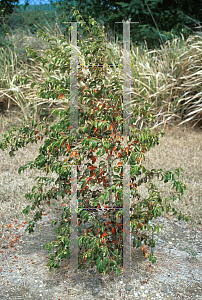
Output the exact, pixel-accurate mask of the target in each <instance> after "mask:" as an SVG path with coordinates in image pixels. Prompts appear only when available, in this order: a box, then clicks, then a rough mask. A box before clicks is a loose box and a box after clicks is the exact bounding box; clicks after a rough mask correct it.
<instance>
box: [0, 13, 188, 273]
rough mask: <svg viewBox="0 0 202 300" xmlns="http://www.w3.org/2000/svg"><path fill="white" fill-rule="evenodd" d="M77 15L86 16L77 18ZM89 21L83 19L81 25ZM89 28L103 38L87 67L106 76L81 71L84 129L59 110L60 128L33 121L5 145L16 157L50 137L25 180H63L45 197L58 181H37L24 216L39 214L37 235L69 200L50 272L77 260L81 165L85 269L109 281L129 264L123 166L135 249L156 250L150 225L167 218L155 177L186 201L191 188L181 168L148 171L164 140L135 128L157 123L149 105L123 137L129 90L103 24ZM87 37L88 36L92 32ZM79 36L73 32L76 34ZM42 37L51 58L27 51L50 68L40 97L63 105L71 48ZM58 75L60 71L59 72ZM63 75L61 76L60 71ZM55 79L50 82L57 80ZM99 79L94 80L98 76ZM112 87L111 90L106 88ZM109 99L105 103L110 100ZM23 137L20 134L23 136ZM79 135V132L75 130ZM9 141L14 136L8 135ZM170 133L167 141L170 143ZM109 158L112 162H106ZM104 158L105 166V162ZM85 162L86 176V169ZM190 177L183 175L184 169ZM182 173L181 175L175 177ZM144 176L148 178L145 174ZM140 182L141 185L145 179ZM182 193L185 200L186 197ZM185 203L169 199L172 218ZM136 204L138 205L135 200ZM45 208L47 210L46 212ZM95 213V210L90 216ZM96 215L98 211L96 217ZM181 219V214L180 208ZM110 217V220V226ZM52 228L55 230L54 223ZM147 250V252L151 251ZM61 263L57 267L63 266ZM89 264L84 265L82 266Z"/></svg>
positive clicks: (89, 49)
mask: <svg viewBox="0 0 202 300" xmlns="http://www.w3.org/2000/svg"><path fill="white" fill-rule="evenodd" d="M75 14H78V12H77V11H75ZM79 18H81V16H80V15H79V14H78V16H77V21H78V20H79ZM89 23H91V24H92V25H93V28H92V30H91V32H90V30H89V28H88V27H86V28H88V30H89V32H90V33H91V36H92V34H94V35H95V36H96V37H97V40H96V39H93V38H92V37H90V35H89V36H88V39H87V40H86V41H85V42H84V41H83V40H82V39H80V40H79V46H80V45H81V48H79V50H80V56H79V60H80V61H81V62H85V63H86V64H91V63H95V64H97V63H98V64H102V68H101V70H100V69H98V67H96V66H94V67H91V68H90V69H91V70H89V71H87V70H86V69H85V67H84V68H82V67H80V70H79V71H78V73H79V75H78V79H79V89H78V92H79V93H78V105H79V109H78V114H79V128H78V130H77V131H76V132H75V130H74V128H73V129H72V128H71V124H70V108H68V109H67V110H64V111H59V110H56V109H53V110H52V111H51V115H53V114H56V115H58V116H59V118H60V119H59V121H58V122H57V123H56V124H52V125H51V124H49V123H50V122H49V117H47V118H44V119H43V121H41V122H36V120H35V119H34V118H31V117H30V118H29V120H27V121H26V122H24V123H23V124H22V127H21V128H11V129H9V130H8V133H4V139H3V140H2V141H1V142H0V148H1V149H2V150H4V149H7V147H8V145H10V146H11V151H10V152H9V155H10V156H11V157H12V156H14V152H15V151H17V150H18V148H21V147H24V146H26V145H27V144H28V143H30V142H31V143H33V142H36V143H37V141H38V140H40V139H43V138H44V136H46V137H47V138H46V140H45V141H44V144H43V145H42V146H41V147H40V148H39V153H40V154H39V156H38V157H37V158H36V159H35V161H34V162H33V161H30V162H29V163H28V164H27V165H25V166H21V167H20V168H19V170H18V172H19V174H20V173H21V171H24V170H25V169H26V168H28V167H30V168H33V167H35V168H38V169H40V170H43V171H44V172H46V175H48V174H49V173H53V172H55V173H56V174H57V176H58V177H57V179H56V180H55V182H54V183H55V185H56V186H54V187H53V188H51V189H49V190H48V191H45V186H47V185H48V184H50V183H51V182H53V181H54V179H52V178H50V177H48V176H46V177H45V176H43V177H36V178H35V180H38V183H37V186H34V187H33V189H32V192H31V193H27V194H26V195H25V197H26V199H28V198H29V199H30V200H31V199H33V204H32V206H31V207H30V205H28V206H27V207H26V208H25V209H24V210H23V211H22V213H23V214H28V213H29V212H30V209H31V210H35V209H36V208H38V211H37V212H36V214H35V216H34V218H33V220H32V221H30V222H29V225H28V226H27V228H26V231H29V233H31V232H33V231H34V229H33V228H34V226H35V222H36V221H38V220H39V219H41V218H42V212H43V210H44V208H43V206H44V204H48V205H50V202H51V200H52V199H58V197H62V198H64V197H66V198H65V199H67V203H66V204H67V207H65V208H64V212H63V214H62V220H61V222H60V225H59V226H58V227H56V229H55V230H56V233H58V235H57V241H52V242H51V243H49V244H45V245H44V248H47V249H49V251H51V247H54V246H55V247H57V250H56V251H55V253H54V254H50V255H49V261H48V263H47V265H48V266H49V267H50V271H53V270H54V268H57V267H59V263H60V261H61V259H62V258H65V259H68V258H69V256H70V251H69V245H70V241H69V236H70V228H71V223H70V222H71V214H70V207H69V206H70V202H69V200H70V199H69V198H70V197H68V196H67V195H70V194H71V191H70V189H71V165H78V183H77V184H78V185H79V188H78V204H79V209H78V215H77V218H78V225H79V228H78V230H79V232H80V233H81V236H80V237H78V243H79V247H80V250H81V247H82V246H83V247H84V248H85V250H84V253H83V255H81V253H80V254H79V268H82V267H84V266H85V265H84V264H85V262H87V263H88V264H89V263H91V265H96V266H97V269H98V271H99V273H103V274H106V272H110V271H115V272H116V275H117V276H118V274H119V272H120V269H119V268H118V266H119V265H120V264H121V263H122V255H121V245H122V239H123V229H122V225H123V222H122V221H121V220H119V219H122V214H123V212H122V210H121V208H122V207H123V165H124V164H126V163H127V164H130V192H131V198H132V199H131V203H132V204H131V215H130V221H131V232H132V234H133V237H134V239H133V247H136V248H138V247H140V246H141V244H142V242H144V244H145V245H148V246H149V247H150V246H151V247H154V246H155V241H153V240H152V239H149V236H148V235H147V234H146V232H145V231H146V229H147V230H148V231H149V228H150V226H149V224H148V222H149V221H150V220H152V218H153V217H154V218H156V217H157V216H160V215H161V211H164V207H163V204H162V198H161V197H160V195H159V193H158V191H157V188H156V186H155V185H154V184H153V183H152V181H151V179H152V178H153V177H154V176H157V177H158V178H159V175H161V176H162V177H161V180H164V182H165V183H167V182H168V181H169V180H172V183H173V188H174V187H175V188H176V191H179V193H180V194H183V189H186V186H185V185H183V184H182V182H180V181H176V180H175V178H174V175H175V174H177V175H178V176H179V169H181V168H179V169H176V170H175V172H172V171H166V172H164V171H162V169H160V170H155V169H152V170H151V171H148V170H146V169H145V168H144V166H142V165H141V160H142V159H144V160H145V157H144V153H145V152H147V151H149V150H150V149H151V148H152V147H153V146H154V145H156V144H157V145H158V144H159V141H158V135H159V133H156V134H151V131H150V129H149V128H148V129H147V128H146V129H144V130H143V129H142V130H141V131H139V130H138V128H136V127H135V126H134V125H133V124H136V121H137V119H138V118H139V117H141V118H143V120H144V121H145V122H146V121H149V122H150V121H151V120H152V119H153V116H152V115H151V114H149V113H148V110H149V107H150V106H151V105H150V104H149V103H147V104H145V106H144V107H142V108H140V107H138V108H137V107H136V106H135V105H134V106H133V107H132V108H131V110H132V118H131V124H132V125H131V132H132V133H131V135H130V136H129V140H126V139H124V138H123V137H122V136H121V132H122V129H123V118H122V85H121V79H120V78H119V77H120V76H119V74H118V72H117V71H116V72H114V71H112V70H111V69H110V68H109V67H108V66H107V65H106V63H111V62H110V57H109V51H108V50H106V46H105V40H104V32H102V31H101V30H100V28H99V29H98V28H97V27H96V22H95V21H94V20H93V19H91V18H90V20H89ZM86 28H85V29H84V30H87V29H86ZM70 29H71V27H70ZM40 36H42V37H43V39H45V38H47V42H50V41H51V42H53V43H55V45H53V44H52V43H51V44H50V50H48V51H46V58H44V57H42V56H37V57H36V52H35V51H32V49H29V48H28V47H26V51H27V53H28V54H30V56H31V57H36V58H35V61H38V62H40V63H41V64H42V65H43V68H44V66H45V65H48V68H47V69H48V71H49V72H46V74H48V76H49V78H48V79H47V80H46V81H45V82H44V83H43V84H39V85H40V87H38V88H37V90H38V89H39V88H40V91H39V92H38V96H39V97H41V98H47V99H50V98H51V97H52V98H55V97H57V98H59V99H61V98H62V97H63V98H64V97H67V99H68V100H69V95H70V93H69V91H70V90H69V88H68V84H69V81H70V76H69V72H70V45H69V44H67V43H66V44H65V42H66V40H65V39H62V36H59V38H58V39H60V41H58V40H56V39H54V38H49V37H48V36H47V35H45V34H43V32H42V31H41V30H39V31H38V37H40ZM55 70H59V75H58V74H57V77H56V76H55V75H54V76H53V75H51V74H53V73H54V71H55ZM57 72H58V71H57ZM55 73H56V71H55ZM49 74H50V75H49ZM90 75H91V77H90ZM17 79H18V80H20V82H21V83H22V84H27V83H28V80H30V83H31V88H34V87H35V88H36V87H37V83H36V82H33V81H32V78H31V77H26V76H24V75H22V76H20V77H17ZM104 88H105V89H104ZM103 94H104V95H105V98H104V97H103ZM17 130H18V133H15V132H16V131H17ZM73 130H74V131H73ZM7 134H8V136H7ZM163 134H165V133H163V132H161V135H162V136H163ZM106 154H107V155H108V156H107V158H106V159H105V160H104V155H106ZM99 157H100V159H102V160H101V161H100V162H99V163H98V160H99ZM115 161H116V166H115V167H112V163H114V162H115ZM82 162H84V163H85V164H84V169H83V172H82V170H81V166H82V165H81V164H82ZM181 170H182V169H181ZM174 173H175V174H174ZM142 174H143V175H144V176H143V177H142V178H140V176H141V175H142ZM138 177H139V179H138ZM146 182H148V183H149V185H150V188H149V192H150V193H149V194H150V196H149V198H148V199H141V196H140V194H139V193H138V191H137V188H138V187H139V186H140V185H141V184H143V183H146ZM96 184H98V185H99V187H100V188H99V189H96V190H94V191H93V187H95V185H96ZM180 194H178V196H179V198H180ZM176 198H177V197H176V196H173V197H168V198H166V199H165V200H166V202H167V205H166V212H169V210H170V209H171V204H170V203H169V202H168V201H169V200H171V199H172V200H173V201H174V200H175V199H176ZM135 200H136V201H135ZM105 205H107V206H108V207H110V208H112V207H113V206H116V207H120V209H119V210H117V211H116V210H115V209H114V210H113V209H110V210H107V209H106V208H105ZM41 206H42V207H41ZM100 207H101V208H102V210H101V213H102V216H101V217H98V214H97V212H98V208H100ZM87 208H88V209H89V210H87ZM93 209H97V210H96V211H94V214H95V215H94V214H93ZM172 211H173V214H174V215H175V214H177V213H178V212H177V211H176V210H175V209H174V208H172ZM105 218H108V221H106V222H103V220H105ZM181 218H183V219H184V220H186V221H188V217H186V216H182V214H181V212H180V213H179V215H178V219H179V220H180V219H181ZM82 221H84V222H85V223H86V222H88V223H89V222H90V224H91V225H90V228H89V231H88V232H85V233H84V234H83V233H82V232H81V222H82ZM54 223H55V221H54V222H52V224H54ZM159 227H161V228H162V226H161V225H159V226H154V232H155V231H157V233H158V231H159ZM145 247H146V246H145ZM146 257H148V258H149V260H150V261H151V262H152V263H154V262H155V261H156V257H154V256H153V251H151V253H150V254H149V255H148V253H147V256H146ZM55 259H56V260H57V261H55ZM81 259H83V260H82V261H81Z"/></svg>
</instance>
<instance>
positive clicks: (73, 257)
mask: <svg viewBox="0 0 202 300" xmlns="http://www.w3.org/2000/svg"><path fill="white" fill-rule="evenodd" d="M70 208H71V231H70V246H69V250H70V272H73V273H77V271H78V241H77V166H71V207H70Z"/></svg>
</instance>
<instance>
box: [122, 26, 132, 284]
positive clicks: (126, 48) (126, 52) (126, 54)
mask: <svg viewBox="0 0 202 300" xmlns="http://www.w3.org/2000/svg"><path fill="white" fill-rule="evenodd" d="M128 91H129V92H130V23H128V22H127V23H125V22H124V23H123V138H124V146H127V140H128V136H129V134H130V127H129V125H130V117H129V113H130V93H128ZM123 276H124V277H125V278H127V279H130V277H131V233H130V165H125V166H123Z"/></svg>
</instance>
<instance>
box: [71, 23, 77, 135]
mask: <svg viewBox="0 0 202 300" xmlns="http://www.w3.org/2000/svg"><path fill="white" fill-rule="evenodd" d="M70 74H71V75H70V126H72V127H73V128H71V130H70V133H71V134H72V133H74V132H76V130H77V129H78V92H77V22H71V71H70Z"/></svg>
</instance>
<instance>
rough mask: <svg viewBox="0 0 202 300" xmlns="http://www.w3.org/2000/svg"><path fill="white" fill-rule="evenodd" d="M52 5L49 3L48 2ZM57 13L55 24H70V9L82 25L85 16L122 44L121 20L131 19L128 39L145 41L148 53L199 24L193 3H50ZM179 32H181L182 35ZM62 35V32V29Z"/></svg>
mask: <svg viewBox="0 0 202 300" xmlns="http://www.w3.org/2000/svg"><path fill="white" fill-rule="evenodd" d="M51 3H52V1H51ZM52 5H53V6H54V7H55V8H56V11H57V12H58V13H59V22H61V23H62V22H66V21H68V22H70V21H74V19H73V17H72V15H71V10H72V6H73V5H74V6H75V7H76V9H77V10H79V13H80V14H81V15H82V16H83V19H84V21H85V22H87V21H88V18H89V15H91V16H92V17H93V18H94V19H95V20H97V22H98V24H99V25H104V26H105V28H107V31H109V34H110V35H114V34H115V35H116V38H118V39H119V40H120V41H121V42H122V40H123V27H122V24H118V23H115V22H121V21H122V20H128V19H129V18H130V19H131V20H130V21H131V22H139V23H138V24H135V23H132V24H131V27H130V28H131V39H132V42H133V44H134V46H140V45H144V43H145V41H146V42H147V46H148V48H149V49H154V48H158V47H159V46H160V45H161V44H163V43H165V42H166V40H172V39H173V38H176V37H179V38H181V33H183V35H184V37H185V39H186V38H188V36H189V35H190V34H191V33H192V30H193V27H196V25H198V21H199V22H201V21H202V16H201V9H202V3H201V1H195V0H191V1H188V0H182V1H178V0H172V1H166V0H152V1H151V0H148V1H146V0H145V1H143V0H132V1H130V2H128V1H117V2H115V3H114V1H112V0H104V1H97V0H96V1H95V0H93V1H82V0H75V1H71V2H69V1H64V0H61V1H57V3H56V4H54V3H52ZM182 30H183V31H182ZM63 32H64V34H66V32H65V28H64V31H63Z"/></svg>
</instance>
